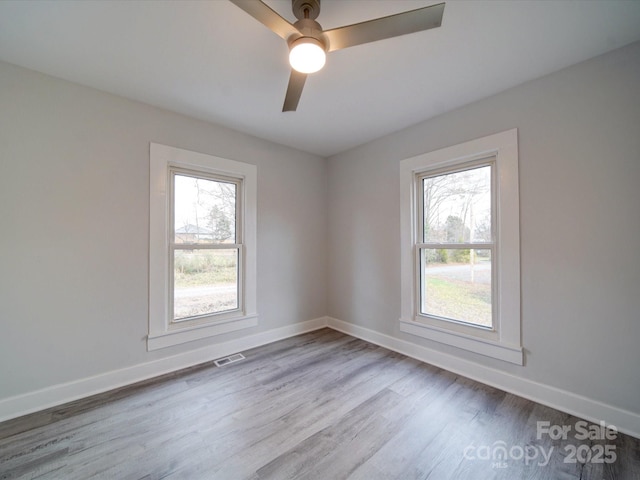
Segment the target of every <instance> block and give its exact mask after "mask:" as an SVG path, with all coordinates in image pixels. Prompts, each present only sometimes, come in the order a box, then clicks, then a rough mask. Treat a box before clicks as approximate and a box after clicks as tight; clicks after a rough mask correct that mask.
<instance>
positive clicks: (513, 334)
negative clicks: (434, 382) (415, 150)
mask: <svg viewBox="0 0 640 480" xmlns="http://www.w3.org/2000/svg"><path fill="white" fill-rule="evenodd" d="M489 157H495V160H494V164H493V165H494V168H495V172H493V175H494V178H495V180H496V185H495V189H496V192H495V203H496V204H495V206H494V218H493V223H494V225H493V228H494V242H495V257H496V258H495V272H492V273H493V274H494V275H495V277H494V281H495V292H492V293H493V295H494V299H495V300H494V303H495V304H494V305H493V307H494V308H495V309H496V314H495V317H494V329H495V333H494V332H490V333H491V334H490V335H487V330H486V329H483V328H480V327H474V326H470V325H464V324H458V323H456V322H449V321H439V322H438V321H432V319H429V318H425V316H424V315H419V306H418V301H419V292H418V290H417V289H418V288H419V287H420V284H419V277H418V275H419V271H418V268H419V267H418V266H417V264H416V260H417V257H418V256H417V254H416V249H417V242H416V240H417V238H418V237H417V229H418V223H419V222H418V221H417V218H418V217H417V214H418V210H419V207H418V202H417V196H418V195H419V194H420V193H419V192H418V191H417V190H418V188H417V182H416V179H417V176H420V175H424V174H425V173H426V172H429V173H431V172H438V171H447V172H448V171H452V172H453V171H455V170H456V169H459V168H460V167H464V166H465V165H470V164H472V163H473V162H476V161H480V160H482V159H486V158H489ZM400 210H401V212H400V213H401V217H400V225H401V316H400V320H399V322H400V331H402V332H405V333H409V334H412V335H416V336H420V337H423V338H427V339H430V340H434V341H437V342H439V343H444V344H447V345H452V346H455V347H458V348H461V349H464V350H469V351H472V352H475V353H479V354H481V355H486V356H490V357H493V358H497V359H500V360H503V361H507V362H511V363H515V364H518V365H522V364H523V360H524V359H523V349H522V341H521V319H520V213H519V191H518V130H517V129H512V130H508V131H505V132H501V133H497V134H494V135H489V136H486V137H482V138H479V139H476V140H471V141H469V142H464V143H461V144H459V145H454V146H451V147H447V148H443V149H440V150H436V151H434V152H430V153H426V154H422V155H418V156H416V157H412V158H408V159H406V160H402V161H401V162H400Z"/></svg>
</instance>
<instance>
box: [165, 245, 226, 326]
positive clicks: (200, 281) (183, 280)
mask: <svg viewBox="0 0 640 480" xmlns="http://www.w3.org/2000/svg"><path fill="white" fill-rule="evenodd" d="M173 271H174V276H173V282H174V289H173V319H174V320H180V319H185V318H188V317H194V316H197V315H206V314H211V313H220V312H224V311H227V310H233V309H236V308H238V250H237V249H235V248H234V249H220V250H218V249H216V250H175V254H174V261H173Z"/></svg>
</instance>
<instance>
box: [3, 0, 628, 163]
mask: <svg viewBox="0 0 640 480" xmlns="http://www.w3.org/2000/svg"><path fill="white" fill-rule="evenodd" d="M266 3H268V4H269V5H270V6H271V7H272V8H273V9H274V10H276V11H277V12H278V13H280V14H281V15H282V16H283V17H285V18H287V19H288V20H290V21H291V22H293V21H295V18H294V17H293V14H292V13H291V2H290V0H267V1H266ZM434 3H439V1H431V0H323V1H322V11H321V13H320V17H319V18H318V21H319V22H320V23H321V24H322V26H323V27H324V28H325V29H326V28H334V27H337V26H341V25H346V24H350V23H356V22H361V21H364V20H368V19H372V18H376V17H380V16H384V15H390V14H393V13H398V12H401V11H405V10H410V9H414V8H419V7H422V6H426V5H431V4H434ZM637 40H640V1H638V0H631V1H618V0H599V1H587V0H578V1H575V0H574V1H564V0H562V1H561V0H548V1H542V0H538V1H525V0H520V1H513V0H512V1H507V0H499V1H484V0H470V1H460V0H446V7H445V12H444V18H443V22H442V27H440V28H437V29H433V30H428V31H425V32H419V33H414V34H411V35H405V36H403V37H398V38H393V39H388V40H382V41H379V42H375V43H371V44H367V45H361V46H357V47H352V48H349V49H345V50H341V51H337V52H332V53H331V54H330V55H329V57H328V59H327V65H326V66H325V68H324V69H323V70H322V71H320V72H319V73H316V74H314V75H311V76H309V78H308V79H307V83H306V85H305V88H304V91H303V93H302V98H301V100H300V104H299V106H298V111H297V112H287V113H282V111H281V109H282V102H283V99H284V94H285V90H286V86H287V82H288V77H289V67H288V64H287V55H288V50H287V46H286V44H285V42H284V41H283V40H282V39H280V38H279V37H278V36H276V35H275V34H274V33H272V32H271V31H269V30H268V29H267V28H266V27H264V26H263V25H262V24H260V23H258V22H257V21H256V20H254V19H253V18H251V17H250V16H249V15H247V14H246V13H244V12H243V11H242V10H240V9H239V8H238V7H236V6H235V5H233V4H231V3H230V2H227V1H226V0H210V1H192V0H180V1H177V0H174V1H144V0H129V1H123V0H111V1H108V0H96V1H75V0H74V1H67V0H56V1H51V0H45V1H40V0H38V1H13V0H4V1H0V59H1V60H4V61H7V62H9V63H13V64H17V65H21V66H24V67H27V68H31V69H34V70H38V71H41V72H44V73H47V74H50V75H53V76H56V77H60V78H64V79H67V80H71V81H74V82H77V83H80V84H84V85H89V86H91V87H95V88H98V89H101V90H105V91H108V92H112V93H115V94H118V95H122V96H124V97H128V98H132V99H135V100H140V101H142V102H146V103H149V104H152V105H157V106H160V107H164V108H167V109H169V110H173V111H175V112H179V113H183V114H185V115H189V116H192V117H196V118H200V119H203V120H207V121H211V122H214V123H217V124H223V125H225V126H228V127H231V128H233V129H236V130H240V131H243V132H246V133H250V134H253V135H255V136H258V137H262V138H265V139H268V140H271V141H274V142H277V143H280V144H283V145H289V146H291V147H294V148H298V149H300V150H304V151H307V152H312V153H315V154H318V155H321V156H324V157H326V156H330V155H332V154H335V153H338V152H341V151H344V150H346V149H348V148H351V147H354V146H356V145H359V144H362V143H365V142H367V141H369V140H372V139H374V138H377V137H380V136H383V135H385V134H388V133H391V132H394V131H397V130H400V129H402V128H404V127H407V126H410V125H413V124H415V123H418V122H420V121H423V120H426V119H428V118H431V117H433V116H435V115H438V114H441V113H443V112H446V111H449V110H452V109H454V108H456V107H459V106H462V105H465V104H467V103H470V102H473V101H476V100H479V99H481V98H484V97H487V96H489V95H492V94H494V93H497V92H500V91H502V90H505V89H507V88H509V87H512V86H515V85H518V84H520V83H523V82H525V81H527V80H531V79H533V78H537V77H540V76H542V75H545V74H547V73H551V72H553V71H556V70H559V69H561V68H563V67H566V66H568V65H571V64H574V63H577V62H580V61H582V60H586V59H588V58H591V57H594V56H596V55H599V54H602V53H605V52H607V51H609V50H613V49H615V48H618V47H621V46H623V45H626V44H628V43H631V42H634V41H637Z"/></svg>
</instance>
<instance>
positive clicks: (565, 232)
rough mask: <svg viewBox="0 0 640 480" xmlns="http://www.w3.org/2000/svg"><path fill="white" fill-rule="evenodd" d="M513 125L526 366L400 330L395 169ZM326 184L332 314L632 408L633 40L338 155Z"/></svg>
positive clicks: (639, 134)
mask: <svg viewBox="0 0 640 480" xmlns="http://www.w3.org/2000/svg"><path fill="white" fill-rule="evenodd" d="M425 82H428V79H425ZM514 127H517V128H518V129H519V153H520V222H521V225H520V232H521V277H522V278H521V289H522V296H521V301H522V332H523V333H522V337H523V344H524V347H525V349H526V360H525V361H526V365H525V366H524V367H518V366H515V365H508V364H504V363H502V362H500V361H497V360H493V359H490V358H487V357H483V356H480V355H476V354H473V353H470V352H466V351H462V350H457V349H455V348H454V347H448V346H444V345H440V344H437V343H434V342H431V341H429V340H426V339H421V338H417V337H414V336H411V335H407V334H403V333H401V332H399V328H398V322H397V320H398V317H399V315H400V264H399V262H400V258H399V252H400V247H399V236H400V232H399V229H400V225H399V211H400V206H399V195H400V193H399V188H400V187H399V161H400V160H402V159H404V158H408V157H412V156H415V155H418V154H421V153H425V152H430V151H433V150H437V149H439V148H443V147H446V146H450V145H454V144H457V143H460V142H463V141H466V140H470V139H474V138H478V137H482V136H485V135H489V134H492V133H496V132H500V131H503V130H507V129H511V128H514ZM328 185H329V186H328V207H329V252H330V256H329V283H328V288H329V290H328V292H329V293H328V314H329V315H330V316H332V317H335V318H337V319H339V320H343V321H346V322H350V323H353V324H356V325H359V326H363V327H366V328H369V329H372V330H375V331H377V332H379V333H383V334H387V335H390V336H392V337H396V338H399V339H402V340H406V341H410V342H414V343H416V344H419V345H422V346H426V347H430V348H432V349H434V350H437V351H440V352H445V353H447V352H448V353H451V354H454V355H457V356H460V357H463V358H465V359H468V360H471V361H472V362H476V363H478V364H482V365H485V366H488V367H492V368H496V369H499V370H501V371H504V372H507V373H512V374H515V375H518V376H521V377H524V378H526V379H530V380H533V381H536V382H539V383H543V384H547V385H550V386H555V387H559V388H562V389H565V390H568V391H569V392H572V393H575V394H578V395H583V396H586V397H589V398H591V399H594V400H597V401H601V402H604V403H608V404H610V405H613V406H617V407H619V408H622V409H627V410H630V411H632V412H636V413H640V403H639V402H638V399H639V398H640V376H639V375H638V366H640V348H639V347H638V342H639V341H640V287H639V286H640V213H639V212H640V43H636V44H633V45H631V46H628V47H625V48H623V49H620V50H617V51H614V52H612V53H610V54H607V55H604V56H601V57H597V58H595V59H592V60H590V61H587V62H584V63H581V64H578V65H575V66H573V67H570V68H567V69H565V70H562V71H560V72H557V73H554V74H551V75H549V76H546V77H543V78H540V79H537V80H534V81H532V82H529V83H526V84H524V85H521V86H519V87H516V88H513V89H510V90H508V91H505V92H503V93H500V94H498V95H495V96H493V97H490V98H487V99H485V100H482V101H480V102H477V103H474V104H471V105H468V106H465V107H463V108H460V109H458V110H455V111H452V112H450V113H448V114H445V115H442V116H439V117H437V118H435V119H433V120H431V121H427V122H424V123H421V124H419V125H416V126H414V127H411V128H408V129H405V130H402V131H400V132H398V133H396V134H393V135H390V136H387V137H384V138H381V139H378V140H376V141H373V142H371V143H369V144H366V145H363V146H361V147H358V148H356V149H353V150H351V151H349V152H347V153H344V154H341V155H337V156H334V157H332V158H330V159H329V160H328Z"/></svg>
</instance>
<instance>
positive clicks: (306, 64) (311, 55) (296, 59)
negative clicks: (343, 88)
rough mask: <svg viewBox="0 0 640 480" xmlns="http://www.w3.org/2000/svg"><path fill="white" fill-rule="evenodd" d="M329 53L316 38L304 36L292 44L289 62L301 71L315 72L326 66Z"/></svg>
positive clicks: (292, 66)
mask: <svg viewBox="0 0 640 480" xmlns="http://www.w3.org/2000/svg"><path fill="white" fill-rule="evenodd" d="M326 60H327V54H326V52H325V50H324V46H323V45H322V44H321V43H320V42H319V41H318V40H316V39H315V38H311V37H302V38H299V39H298V40H296V41H295V42H294V43H293V44H292V45H291V50H290V51H289V64H290V65H291V68H293V69H294V70H296V71H298V72H300V73H315V72H317V71H318V70H320V69H321V68H322V67H324V64H325V62H326Z"/></svg>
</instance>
